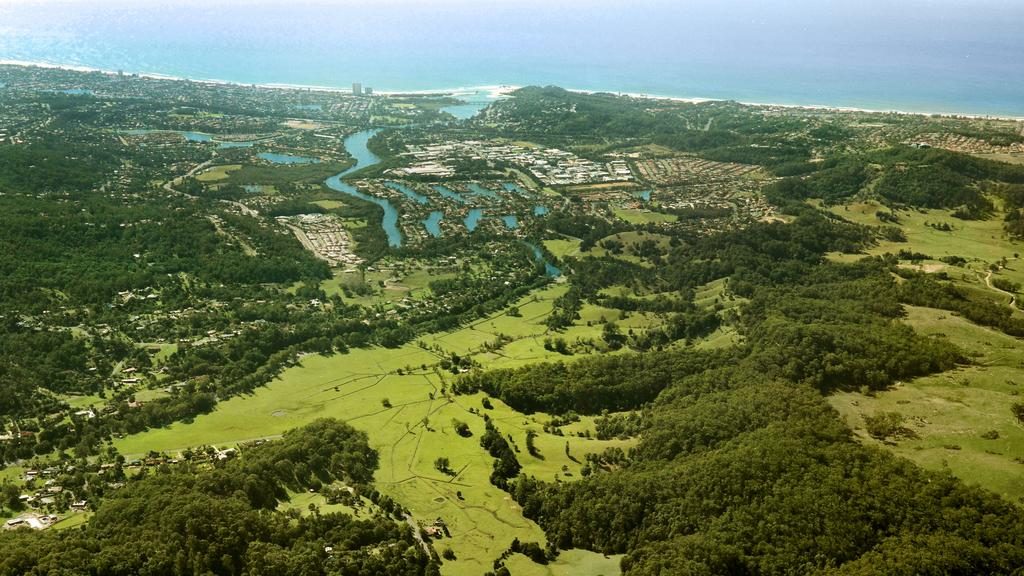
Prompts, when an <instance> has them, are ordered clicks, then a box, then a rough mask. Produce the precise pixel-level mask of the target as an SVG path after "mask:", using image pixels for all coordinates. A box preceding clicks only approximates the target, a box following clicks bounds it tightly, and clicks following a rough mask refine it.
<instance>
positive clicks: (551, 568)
mask: <svg viewBox="0 0 1024 576" xmlns="http://www.w3.org/2000/svg"><path fill="white" fill-rule="evenodd" d="M621 561H622V555H621V554H620V555H616V556H605V555H603V554H599V553H597V552H590V551H588V550H579V549H573V550H563V551H562V552H561V554H559V555H558V558H556V559H555V561H554V562H551V563H550V564H547V565H540V564H534V563H533V561H532V560H530V559H529V558H527V557H526V556H523V555H522V554H513V555H512V556H510V557H509V558H508V560H506V561H505V566H506V567H507V568H508V569H509V572H511V573H512V574H515V575H516V576H520V575H523V576H582V575H584V574H585V575H586V576H612V575H614V574H620V573H621V570H620V569H619V563H620V562H621Z"/></svg>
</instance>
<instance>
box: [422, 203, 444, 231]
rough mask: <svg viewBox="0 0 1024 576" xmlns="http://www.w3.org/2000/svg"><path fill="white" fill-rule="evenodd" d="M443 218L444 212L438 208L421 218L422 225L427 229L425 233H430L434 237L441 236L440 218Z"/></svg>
mask: <svg viewBox="0 0 1024 576" xmlns="http://www.w3.org/2000/svg"><path fill="white" fill-rule="evenodd" d="M443 218H444V212H441V211H440V210H434V211H433V212H431V213H430V216H427V217H426V218H425V219H424V220H423V227H424V228H426V229H427V234H430V235H431V236H433V237H434V238H440V237H441V220H442V219H443Z"/></svg>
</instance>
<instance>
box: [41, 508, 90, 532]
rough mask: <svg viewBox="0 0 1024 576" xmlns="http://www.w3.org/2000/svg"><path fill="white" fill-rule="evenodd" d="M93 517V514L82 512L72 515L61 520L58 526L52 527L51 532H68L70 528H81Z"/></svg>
mask: <svg viewBox="0 0 1024 576" xmlns="http://www.w3.org/2000/svg"><path fill="white" fill-rule="evenodd" d="M91 516H92V513H91V512H80V513H76V514H72V515H70V516H67V517H65V518H63V519H61V520H60V521H59V522H57V523H56V524H53V525H52V526H50V530H67V529H68V528H75V527H77V526H81V525H82V524H85V523H86V522H88V521H89V518H90V517H91Z"/></svg>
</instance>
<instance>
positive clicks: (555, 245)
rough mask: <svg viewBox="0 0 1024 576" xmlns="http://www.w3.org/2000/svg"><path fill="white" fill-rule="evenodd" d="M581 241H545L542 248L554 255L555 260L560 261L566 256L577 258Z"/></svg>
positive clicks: (574, 239)
mask: <svg viewBox="0 0 1024 576" xmlns="http://www.w3.org/2000/svg"><path fill="white" fill-rule="evenodd" d="M582 242H583V241H582V240H579V239H576V238H573V239H559V240H545V241H544V247H545V248H547V249H548V251H549V252H551V253H552V254H554V255H555V258H558V259H562V258H565V257H566V256H572V257H579V255H580V244H581V243H582Z"/></svg>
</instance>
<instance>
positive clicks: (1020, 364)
mask: <svg viewBox="0 0 1024 576" xmlns="http://www.w3.org/2000/svg"><path fill="white" fill-rule="evenodd" d="M906 308H907V313H908V315H907V319H906V321H907V323H909V324H910V325H911V326H913V327H914V329H915V330H917V331H918V332H920V333H922V334H926V335H929V336H932V337H935V338H943V339H946V340H949V341H950V342H952V343H954V344H956V345H957V346H960V347H961V348H962V349H963V350H964V351H965V352H966V353H967V354H968V355H969V356H970V357H971V360H972V362H971V364H970V365H967V366H962V367H959V368H957V369H955V370H951V371H949V372H945V373H942V374H936V375H932V376H927V377H924V378H917V379H914V380H911V381H909V382H901V383H899V384H897V385H896V386H894V387H892V388H891V389H890V390H887V391H884V392H879V393H877V394H875V395H873V396H866V395H863V394H860V393H856V392H842V393H836V394H833V395H832V396H830V397H829V402H830V403H831V404H832V405H833V407H835V408H836V409H837V410H838V411H839V412H840V414H841V415H842V416H843V417H844V418H845V420H846V422H847V423H848V424H849V425H850V426H851V428H853V430H854V432H855V433H856V434H857V436H858V437H860V438H861V440H862V441H863V442H865V443H872V444H877V445H880V446H884V447H885V448H887V449H889V450H892V451H893V452H895V453H896V454H899V455H900V456H904V457H906V458H908V459H910V460H913V461H914V462H916V463H917V464H919V465H921V466H922V467H924V468H927V469H931V470H940V471H946V472H949V473H951V474H953V475H954V476H956V477H958V478H960V479H962V480H964V481H965V482H967V483H969V484H976V485H979V486H982V487H984V488H987V489H989V490H992V491H994V492H996V493H999V494H1001V495H1003V496H1004V497H1006V498H1007V499H1008V500H1010V501H1011V502H1018V503H1021V502H1024V482H1021V477H1022V474H1024V427H1022V426H1021V424H1020V423H1019V422H1017V421H1016V418H1015V417H1014V416H1013V414H1012V413H1011V411H1010V406H1011V405H1012V404H1014V403H1015V402H1021V401H1022V398H1021V396H1020V394H1021V391H1022V390H1024V346H1021V344H1020V341H1019V340H1018V339H1016V338H1013V337H1011V336H1007V335H1006V334H1003V333H1002V332H998V331H996V330H992V329H989V328H985V327H981V326H977V325H975V324H972V323H970V322H968V321H967V320H964V319H963V318H960V317H958V316H955V315H953V314H952V313H950V312H947V311H944V310H935V309H932V308H920V307H914V306H908V307H906ZM879 412H898V413H900V414H902V415H903V416H904V417H905V418H906V420H905V423H904V426H905V427H906V428H907V429H908V430H910V432H911V434H909V437H905V438H898V439H895V440H893V439H889V440H888V441H885V442H883V441H880V440H876V439H874V438H871V437H870V436H868V435H867V432H866V431H865V429H864V416H866V415H872V414H877V413H879ZM992 431H995V432H996V434H997V437H996V438H993V439H986V438H983V437H982V434H985V433H990V432H992Z"/></svg>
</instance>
